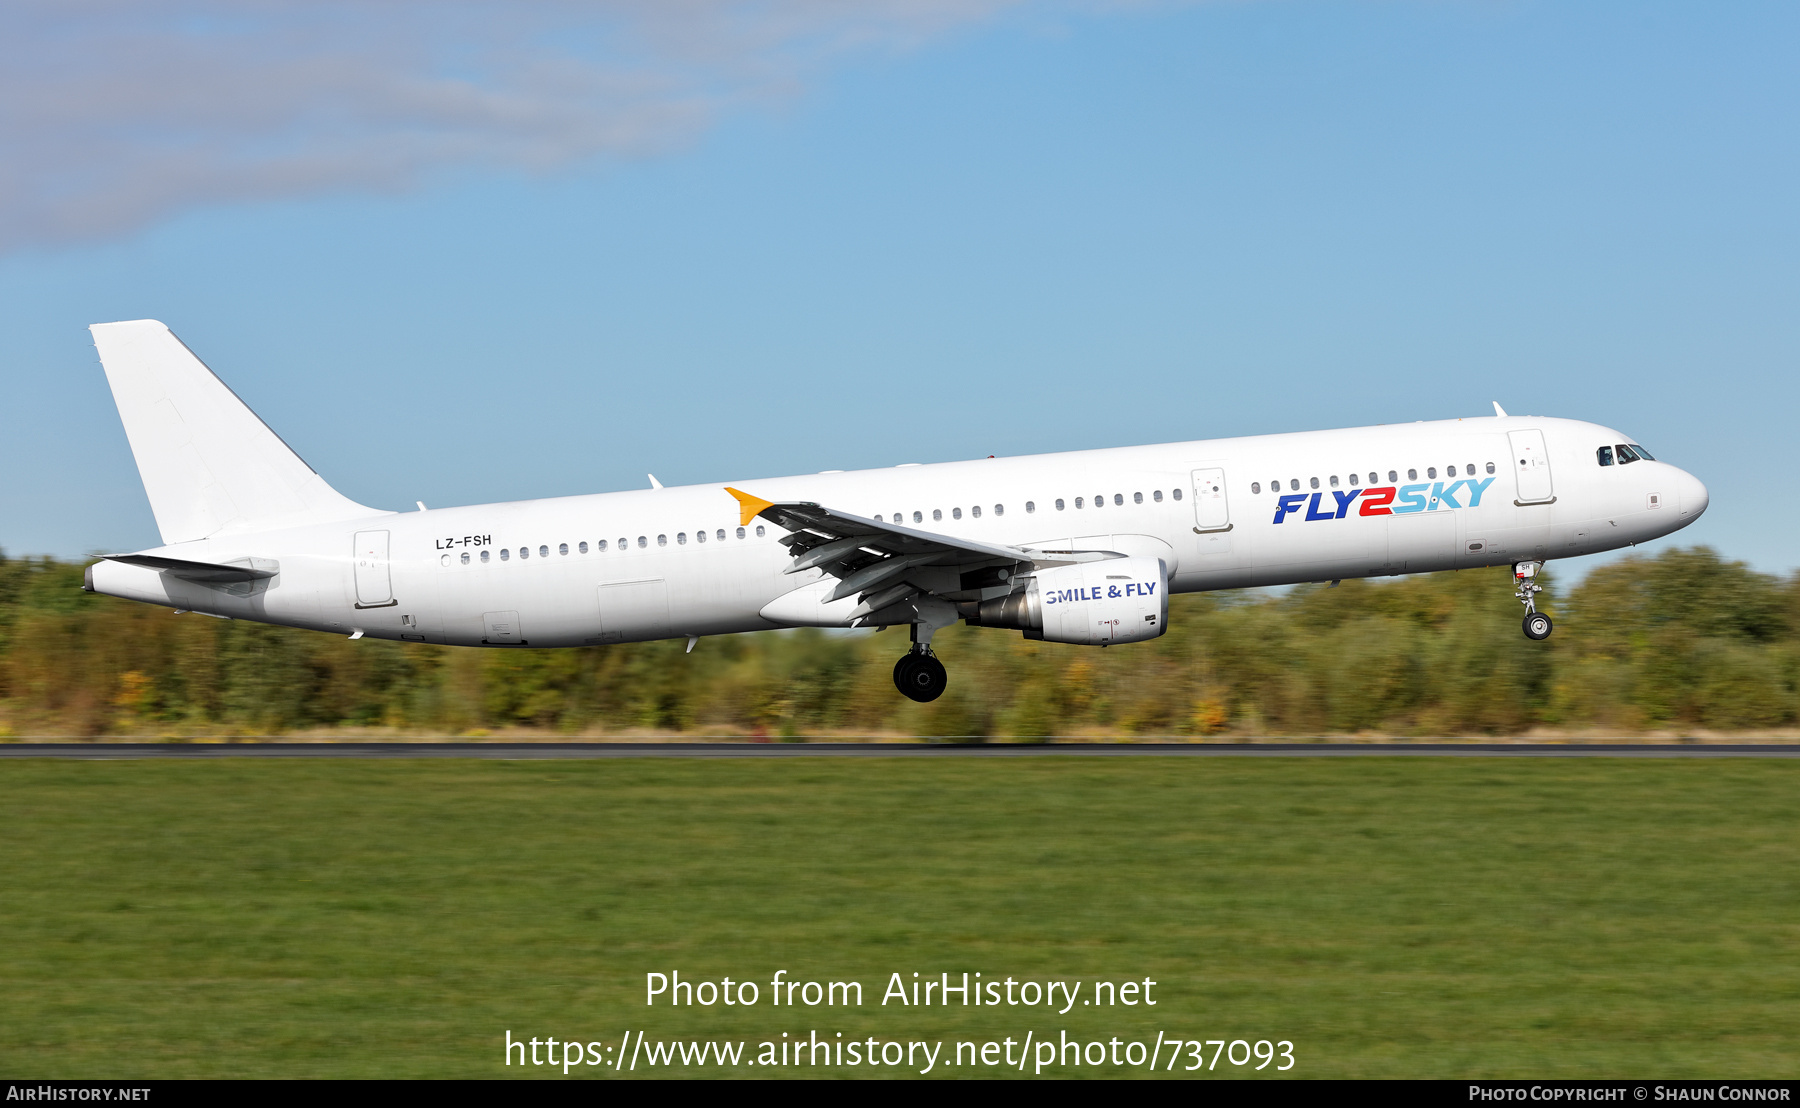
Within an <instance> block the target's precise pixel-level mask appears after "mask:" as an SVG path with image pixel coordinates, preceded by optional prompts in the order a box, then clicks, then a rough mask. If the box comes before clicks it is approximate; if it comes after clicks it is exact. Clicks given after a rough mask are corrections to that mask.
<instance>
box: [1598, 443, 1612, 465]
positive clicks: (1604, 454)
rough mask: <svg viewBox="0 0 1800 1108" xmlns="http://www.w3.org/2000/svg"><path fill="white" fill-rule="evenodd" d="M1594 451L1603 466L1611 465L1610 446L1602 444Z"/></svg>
mask: <svg viewBox="0 0 1800 1108" xmlns="http://www.w3.org/2000/svg"><path fill="white" fill-rule="evenodd" d="M1595 453H1596V454H1598V455H1599V458H1600V464H1601V465H1603V466H1609V465H1612V447H1610V446H1602V447H1601V448H1600V449H1599V450H1598V451H1596V452H1595Z"/></svg>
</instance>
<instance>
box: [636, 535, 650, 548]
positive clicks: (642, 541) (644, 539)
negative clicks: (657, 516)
mask: <svg viewBox="0 0 1800 1108" xmlns="http://www.w3.org/2000/svg"><path fill="white" fill-rule="evenodd" d="M649 545H650V539H649V537H648V536H646V535H639V536H638V549H639V550H642V549H644V547H646V546H649Z"/></svg>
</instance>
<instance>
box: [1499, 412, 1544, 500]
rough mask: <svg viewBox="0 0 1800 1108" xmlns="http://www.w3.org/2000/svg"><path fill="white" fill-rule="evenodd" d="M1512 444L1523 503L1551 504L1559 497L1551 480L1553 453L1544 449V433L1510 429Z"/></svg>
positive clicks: (1514, 466)
mask: <svg viewBox="0 0 1800 1108" xmlns="http://www.w3.org/2000/svg"><path fill="white" fill-rule="evenodd" d="M1506 438H1507V441H1509V442H1510V443H1512V458H1513V473H1514V474H1515V475H1516V476H1517V477H1518V479H1519V497H1518V500H1519V503H1520V504H1548V503H1550V502H1552V501H1554V500H1555V499H1556V490H1555V488H1554V487H1553V486H1552V485H1551V483H1550V452H1549V451H1548V450H1546V449H1544V433H1543V432H1542V431H1539V430H1536V429H1533V430H1529V431H1508V432H1507V434H1506Z"/></svg>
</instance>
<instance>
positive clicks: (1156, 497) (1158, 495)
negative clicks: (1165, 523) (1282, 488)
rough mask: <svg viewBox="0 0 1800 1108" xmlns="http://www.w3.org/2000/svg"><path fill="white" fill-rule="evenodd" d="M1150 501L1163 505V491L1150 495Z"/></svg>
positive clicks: (1159, 490)
mask: <svg viewBox="0 0 1800 1108" xmlns="http://www.w3.org/2000/svg"><path fill="white" fill-rule="evenodd" d="M1259 491H1260V490H1259ZM1150 499H1152V500H1154V501H1156V502H1157V503H1158V504H1161V503H1162V490H1161V489H1157V490H1156V491H1155V492H1152V493H1151V494H1150Z"/></svg>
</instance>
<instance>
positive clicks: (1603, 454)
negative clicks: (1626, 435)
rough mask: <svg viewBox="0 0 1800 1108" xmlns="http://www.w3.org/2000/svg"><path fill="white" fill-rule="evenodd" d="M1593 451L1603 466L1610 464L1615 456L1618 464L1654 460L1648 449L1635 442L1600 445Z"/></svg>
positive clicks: (1623, 464)
mask: <svg viewBox="0 0 1800 1108" xmlns="http://www.w3.org/2000/svg"><path fill="white" fill-rule="evenodd" d="M1594 453H1595V456H1596V457H1598V458H1599V459H1600V464H1601V465H1603V466H1609V465H1612V464H1613V458H1614V457H1615V456H1617V457H1618V459H1619V464H1620V465H1622V466H1628V465H1630V464H1631V463H1632V462H1636V461H1640V460H1642V461H1646V462H1654V461H1655V460H1656V459H1655V458H1653V457H1651V456H1650V452H1649V451H1648V450H1645V449H1644V448H1643V447H1641V446H1639V445H1638V444H1637V443H1635V442H1634V443H1631V444H1630V445H1629V446H1628V445H1626V444H1625V443H1620V444H1619V445H1617V446H1602V447H1601V448H1600V449H1599V450H1597V451H1595V452H1594Z"/></svg>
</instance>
